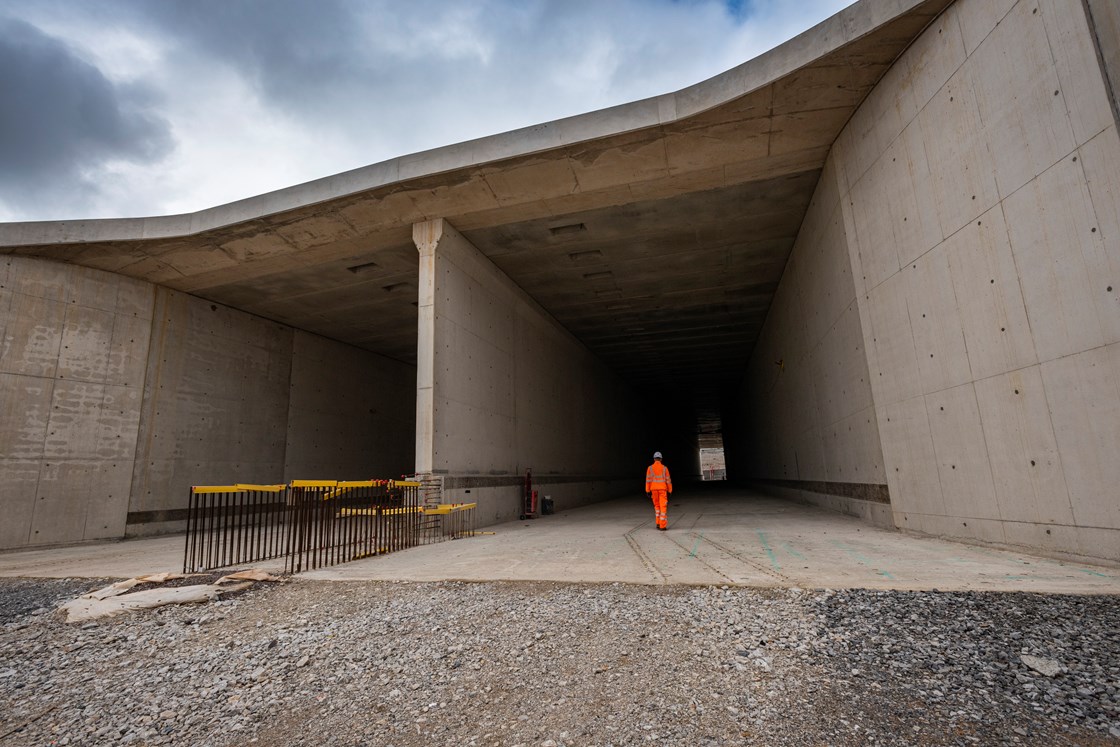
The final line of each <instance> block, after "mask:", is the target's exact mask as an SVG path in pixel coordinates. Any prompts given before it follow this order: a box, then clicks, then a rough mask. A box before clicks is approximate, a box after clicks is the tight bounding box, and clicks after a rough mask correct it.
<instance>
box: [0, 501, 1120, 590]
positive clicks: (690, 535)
mask: <svg viewBox="0 0 1120 747" xmlns="http://www.w3.org/2000/svg"><path fill="white" fill-rule="evenodd" d="M652 518H653V511H652V507H651V506H649V505H647V501H646V500H645V499H644V498H641V497H636V498H623V499H618V500H614V501H608V502H605V503H599V504H595V505H592V506H587V507H583V508H578V509H573V510H570V511H564V512H561V513H559V514H556V515H553V516H542V517H539V518H537V519H534V520H531V521H514V522H508V523H505V524H499V525H496V526H492V527H487V528H485V529H483V530H481V533H480V534H479V535H478V536H475V537H472V538H467V539H462V540H456V541H450V542H443V543H439V544H435V545H426V546H423V547H415V548H411V549H408V550H403V551H400V552H397V553H393V554H391V555H384V556H381V557H376V558H368V559H365V560H359V561H355V562H353V563H347V564H345V565H340V566H335V567H333V568H326V569H321V570H317V571H312V572H308V573H304V574H302V576H303V577H305V578H309V579H319V580H330V581H347V580H385V581H389V580H402V581H443V580H465V581H492V580H512V581H572V582H585V583H612V582H623V583H638V584H654V585H657V584H719V585H723V584H727V585H743V586H757V587H800V588H871V589H916V590H917V589H941V590H946V591H948V590H975V591H1012V590H1016V591H1034V592H1045V593H1057V592H1061V593H1081V594H1120V569H1117V568H1112V567H1105V566H1095V565H1087V564H1082V563H1073V562H1067V561H1059V560H1052V559H1049V558H1044V557H1039V556H1035V555H1028V554H1024V553H1017V552H1008V551H1003V550H995V549H991V548H986V547H979V546H973V545H964V544H960V543H956V542H950V541H947V540H939V539H934V538H928V537H917V536H913V535H908V534H903V533H900V532H892V531H887V530H882V529H876V528H874V527H869V526H867V525H866V524H864V523H862V522H861V521H860V520H858V519H856V518H853V517H849V516H844V515H842V514H837V513H834V512H831V511H825V510H822V509H819V508H816V507H812V506H805V505H800V504H794V503H789V502H786V501H780V500H776V499H772V498H766V497H762V496H759V495H756V494H753V493H750V492H748V491H743V490H733V489H723V490H716V491H702V492H692V493H685V491H678V495H677V496H675V497H674V498H673V500H672V501H671V503H670V509H669V530H668V531H665V532H659V531H657V530H656V529H654V526H653V521H652ZM182 552H183V537H182V535H175V536H168V537H159V538H154V539H140V540H130V541H126V542H114V543H102V544H91V545H81V546H73V547H64V548H54V549H38V550H23V551H15V552H8V553H3V554H0V576H26V577H130V576H136V575H140V574H143V573H155V572H158V571H177V570H179V569H180V568H181V567H182ZM260 565H261V567H267V568H269V569H270V570H274V571H276V570H280V564H278V563H276V562H275V561H273V562H271V563H266V564H260Z"/></svg>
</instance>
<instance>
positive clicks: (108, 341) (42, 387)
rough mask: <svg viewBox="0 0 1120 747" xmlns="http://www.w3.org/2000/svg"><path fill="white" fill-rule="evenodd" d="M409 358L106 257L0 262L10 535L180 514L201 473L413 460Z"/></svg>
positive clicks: (27, 539)
mask: <svg viewBox="0 0 1120 747" xmlns="http://www.w3.org/2000/svg"><path fill="white" fill-rule="evenodd" d="M414 386H415V368H414V367H412V366H409V365H406V364H401V363H398V362H395V361H390V360H387V359H385V358H382V357H380V356H377V355H374V354H372V353H367V352H365V351H360V350H357V349H354V348H351V347H349V346H345V345H340V344H338V343H335V342H333V341H330V340H325V339H323V338H320V337H317V336H314V335H309V334H306V333H303V332H299V331H296V330H293V329H292V328H290V327H286V326H284V325H280V324H276V323H273V322H268V321H266V320H263V319H260V318H258V317H254V316H252V315H249V314H245V313H243V312H239V311H235V310H233V309H229V308H227V307H223V306H219V305H216V304H210V303H209V302H207V301H203V300H201V299H198V298H195V297H192V296H189V295H185V294H182V293H176V292H173V291H169V290H167V289H164V288H159V287H156V286H153V285H151V284H149V283H145V282H143V281H138V280H133V279H130V278H126V277H123V276H118V275H115V274H112V273H107V272H102V271H100V270H92V269H88V268H82V267H77V266H73V265H65V264H60V263H55V262H49V261H44V260H39V259H31V258H23V257H5V258H3V260H2V261H0V515H2V516H3V517H4V519H3V521H0V549H6V548H14V547H25V546H33V545H48V544H59V543H68V542H79V541H83V540H90V539H106V538H119V537H122V536H125V535H126V534H129V535H132V534H148V533H154V532H162V531H172V530H176V529H179V528H182V527H183V525H184V522H183V510H184V509H185V507H186V501H187V491H188V489H189V487H190V485H192V484H225V483H231V482H278V481H282V480H284V479H286V478H287V477H288V476H289V475H295V474H296V473H298V476H308V475H310V476H312V477H319V476H323V477H328V478H335V477H339V478H351V477H352V478H364V477H370V476H374V475H376V476H379V477H381V476H386V477H394V476H397V475H399V474H401V473H403V472H408V471H411V469H412V449H411V443H412V432H411V428H412V427H413V420H412V419H413V403H412V402H413V401H412V397H413V392H414Z"/></svg>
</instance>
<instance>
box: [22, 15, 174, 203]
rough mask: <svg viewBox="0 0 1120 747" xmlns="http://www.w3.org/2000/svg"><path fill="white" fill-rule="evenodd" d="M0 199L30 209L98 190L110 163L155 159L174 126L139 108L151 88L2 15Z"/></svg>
mask: <svg viewBox="0 0 1120 747" xmlns="http://www.w3.org/2000/svg"><path fill="white" fill-rule="evenodd" d="M0 71H2V75H0V102H2V105H0V201H2V202H4V203H5V204H7V205H9V206H11V207H16V208H25V207H28V206H32V205H35V204H37V203H40V202H52V201H54V200H56V199H57V198H59V197H61V196H62V195H66V198H67V199H68V200H69V201H71V203H74V202H77V203H78V204H81V203H82V202H83V201H84V199H86V198H89V197H90V196H91V195H93V194H95V193H96V192H97V184H96V181H97V180H96V174H97V171H98V169H99V168H100V167H101V166H102V165H104V164H105V163H106V162H109V161H114V160H123V161H130V162H153V161H156V160H158V159H160V158H162V157H163V156H164V155H165V154H166V153H168V152H169V150H170V149H171V147H172V139H171V135H170V128H169V125H168V124H167V123H166V122H164V121H163V120H161V119H159V118H158V117H156V116H153V115H151V114H149V113H147V112H145V111H144V110H143V109H142V107H143V105H144V104H145V103H146V100H147V99H148V97H149V95H150V94H149V93H148V92H146V91H144V90H142V89H140V88H130V87H128V86H119V85H115V84H114V83H113V82H112V81H110V80H109V79H108V78H106V77H105V75H103V74H102V73H101V71H99V70H98V69H97V68H96V67H94V66H93V65H91V64H89V63H88V62H85V61H83V60H82V59H81V58H79V57H78V56H77V55H76V54H75V53H74V51H73V50H72V49H71V48H70V47H69V46H68V45H67V44H66V43H64V42H63V41H61V40H59V39H56V38H54V37H51V36H48V35H47V34H45V33H43V32H42V31H40V30H39V29H38V28H36V27H35V26H32V25H31V24H29V23H26V22H24V21H21V20H16V19H12V18H5V17H0Z"/></svg>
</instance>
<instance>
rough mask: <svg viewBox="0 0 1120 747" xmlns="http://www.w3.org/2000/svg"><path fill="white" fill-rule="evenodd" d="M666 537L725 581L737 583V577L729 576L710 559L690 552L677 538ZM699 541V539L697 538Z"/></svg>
mask: <svg viewBox="0 0 1120 747" xmlns="http://www.w3.org/2000/svg"><path fill="white" fill-rule="evenodd" d="M703 536H704V535H703V534H701V535H700V537H701V538H703ZM666 539H668V540H669V541H670V542H672V543H673V544H674V545H676V546H677V547H679V548H680V549H682V550H684V553H685V555H687V556H688V557H691V558H695V559H696V560H698V561H700V564H701V565H703V566H704V567H705V568H707V569H708V570H710V571H711V572H712V573H714V574H716V575H717V576H719V577H720V578H721V579H722V580H724V581H725V582H727V583H729V584H733V583H735V579H733V578H731V576H728V575H727V574H726V573H724V572H723V571H721V570H720V569H719V568H716V567H715V566H714V565H712V564H711V563H709V562H708V561H706V560H704V559H703V558H701V557H700V556H699V555H696V554H695V552H690V551H689V549H688V548H687V547H685V546H684V545H682V544H681V543H680V542H677V541H676V540H675V539H673V538H672V537H668V536H667V537H666ZM697 541H699V540H697Z"/></svg>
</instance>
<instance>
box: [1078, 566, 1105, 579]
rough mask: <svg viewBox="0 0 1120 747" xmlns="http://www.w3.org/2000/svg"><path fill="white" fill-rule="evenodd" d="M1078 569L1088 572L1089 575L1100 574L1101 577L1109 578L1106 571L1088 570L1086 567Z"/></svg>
mask: <svg viewBox="0 0 1120 747" xmlns="http://www.w3.org/2000/svg"><path fill="white" fill-rule="evenodd" d="M1080 570H1081V572H1082V573H1088V574H1089V575H1090V576H1100V577H1101V578H1109V575H1108V574H1107V573H1097V572H1096V571H1090V570H1089V569H1088V568H1082V569H1080Z"/></svg>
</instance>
